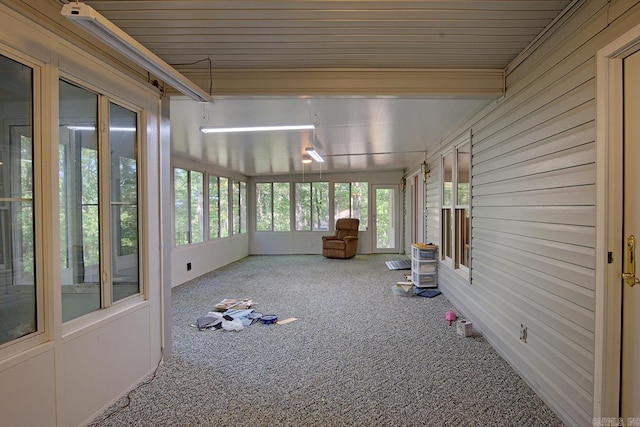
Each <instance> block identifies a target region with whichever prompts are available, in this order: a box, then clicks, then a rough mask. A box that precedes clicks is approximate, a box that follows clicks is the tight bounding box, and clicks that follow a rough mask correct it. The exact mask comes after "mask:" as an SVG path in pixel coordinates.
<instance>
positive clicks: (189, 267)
mask: <svg viewBox="0 0 640 427" xmlns="http://www.w3.org/2000/svg"><path fill="white" fill-rule="evenodd" d="M187 271H191V263H190V262H188V263H187Z"/></svg>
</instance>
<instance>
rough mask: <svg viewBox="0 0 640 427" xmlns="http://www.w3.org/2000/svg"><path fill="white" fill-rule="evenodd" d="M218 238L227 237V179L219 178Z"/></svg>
mask: <svg viewBox="0 0 640 427" xmlns="http://www.w3.org/2000/svg"><path fill="white" fill-rule="evenodd" d="M220 237H229V178H223V177H220Z"/></svg>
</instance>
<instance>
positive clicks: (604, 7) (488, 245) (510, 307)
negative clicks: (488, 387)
mask: <svg viewBox="0 0 640 427" xmlns="http://www.w3.org/2000/svg"><path fill="white" fill-rule="evenodd" d="M623 13H624V14H623ZM568 16H569V17H568V18H567V19H566V20H565V21H564V22H563V23H562V25H561V26H560V27H558V28H557V29H552V30H551V31H550V32H549V33H548V34H550V35H549V36H548V38H546V39H544V40H542V41H541V43H540V44H539V45H538V46H537V48H536V49H535V50H534V51H533V53H532V54H531V55H530V56H529V57H528V58H525V59H523V60H522V61H519V65H517V67H514V68H513V69H511V70H509V71H510V74H508V76H507V91H506V95H505V97H504V99H502V100H501V101H500V102H499V103H498V104H497V105H496V106H495V108H493V109H492V110H491V111H489V112H487V111H485V112H483V113H482V114H481V115H479V116H477V117H476V118H475V119H473V120H472V121H470V122H469V124H468V127H467V128H466V129H458V130H457V131H456V132H455V134H460V133H461V132H464V131H465V130H468V128H469V127H470V128H471V131H472V134H473V138H472V194H473V199H472V216H473V217H472V280H471V284H470V283H469V281H468V280H466V278H465V277H464V276H463V275H461V274H458V272H456V271H454V270H452V269H451V268H450V267H447V266H446V265H443V264H442V265H441V266H440V270H439V274H440V277H439V284H440V287H441V288H442V289H443V290H444V292H445V294H446V295H447V297H448V298H449V299H450V300H452V302H454V304H456V305H457V307H458V308H459V309H460V310H461V311H462V312H463V314H464V315H466V316H467V317H468V318H470V319H471V320H472V321H474V323H475V324H476V326H477V327H478V328H479V329H480V330H481V331H482V333H483V334H484V335H485V336H486V337H487V339H489V340H490V341H491V342H492V344H493V345H494V346H495V347H496V348H497V349H498V350H499V351H500V352H501V353H502V355H503V356H504V357H505V358H506V359H507V360H508V361H509V362H510V363H511V364H512V365H513V366H514V368H515V369H516V370H517V371H518V372H520V373H521V375H522V376H523V377H524V378H525V379H526V380H527V381H528V382H529V384H530V385H531V386H532V387H533V388H534V389H536V390H537V391H538V392H539V394H540V395H541V396H542V397H543V398H544V399H545V400H546V402H547V403H548V404H549V405H550V406H551V407H552V408H553V409H554V410H555V411H556V412H557V413H558V414H559V415H560V416H561V417H562V419H563V420H564V421H565V422H566V423H568V424H570V425H591V423H592V413H593V373H594V346H595V337H594V317H595V264H596V262H595V242H596V240H595V232H596V226H597V224H596V189H595V185H596V163H595V162H596V147H595V138H596V128H595V119H596V101H595V97H596V83H595V77H596V62H595V54H596V52H597V50H598V49H600V48H601V47H603V46H604V45H605V44H606V43H608V42H609V41H611V40H612V39H614V38H616V37H618V36H619V35H620V34H622V33H624V32H625V31H627V30H628V29H629V28H631V27H632V26H633V25H634V24H637V23H638V22H640V5H639V4H638V2H633V1H617V2H616V1H613V2H611V4H608V3H607V2H606V1H604V0H600V1H586V2H581V3H579V4H578V6H577V7H576V8H575V10H572V11H570V13H569V14H568ZM443 148H444V149H446V147H443ZM429 161H430V165H431V170H432V173H431V176H430V178H429V182H428V190H427V191H428V199H427V206H428V209H429V220H428V232H427V235H428V237H429V239H430V240H433V241H434V242H439V240H440V236H439V234H440V224H439V222H438V220H437V218H438V217H439V206H440V189H439V185H440V174H439V162H440V153H431V155H430V158H429ZM521 325H525V326H526V327H527V330H528V338H527V340H526V343H525V342H523V341H522V340H520V327H521Z"/></svg>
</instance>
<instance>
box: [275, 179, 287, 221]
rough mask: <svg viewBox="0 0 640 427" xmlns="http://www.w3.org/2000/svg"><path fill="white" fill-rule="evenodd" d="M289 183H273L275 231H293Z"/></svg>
mask: <svg viewBox="0 0 640 427" xmlns="http://www.w3.org/2000/svg"><path fill="white" fill-rule="evenodd" d="M289 188H290V186H289V183H288V182H274V183H273V230H274V231H289V230H291V194H290V191H289Z"/></svg>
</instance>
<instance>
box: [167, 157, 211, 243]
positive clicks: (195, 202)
mask: <svg viewBox="0 0 640 427" xmlns="http://www.w3.org/2000/svg"><path fill="white" fill-rule="evenodd" d="M203 187H204V174H203V173H202V172H197V171H188V170H185V169H181V168H175V169H174V170H173V188H174V227H175V243H176V246H181V245H187V244H189V243H198V242H202V241H203V239H204V217H203V211H204V207H203V203H204V202H203Z"/></svg>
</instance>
